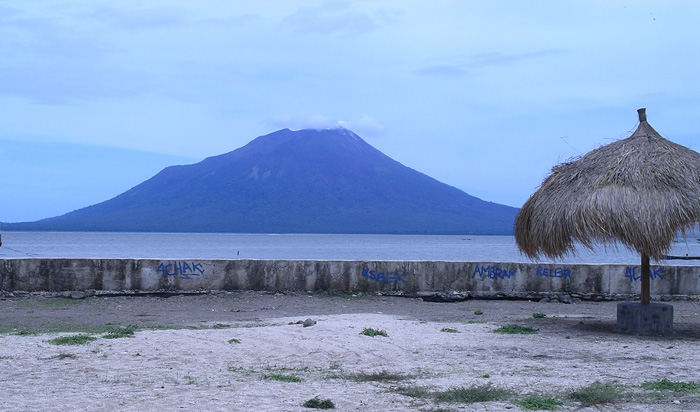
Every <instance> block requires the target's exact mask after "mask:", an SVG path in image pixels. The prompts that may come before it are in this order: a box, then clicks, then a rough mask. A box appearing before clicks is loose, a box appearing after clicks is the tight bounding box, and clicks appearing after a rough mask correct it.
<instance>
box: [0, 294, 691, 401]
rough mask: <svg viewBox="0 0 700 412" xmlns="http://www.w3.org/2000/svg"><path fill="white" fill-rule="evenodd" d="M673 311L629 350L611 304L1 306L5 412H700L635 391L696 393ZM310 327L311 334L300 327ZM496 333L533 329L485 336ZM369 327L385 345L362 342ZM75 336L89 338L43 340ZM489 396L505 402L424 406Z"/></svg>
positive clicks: (247, 297) (400, 301) (686, 311)
mask: <svg viewBox="0 0 700 412" xmlns="http://www.w3.org/2000/svg"><path fill="white" fill-rule="evenodd" d="M672 304H673V305H674V309H675V319H676V323H675V328H676V332H675V333H674V335H673V336H671V337H640V336H630V335H625V334H620V333H617V332H615V331H614V327H615V316H616V302H595V303H594V302H583V303H576V304H562V303H540V302H528V301H506V300H498V301H496V300H467V301H463V302H454V303H431V302H424V301H422V300H421V299H408V298H400V297H387V296H376V295H372V294H364V295H350V294H317V295H307V294H304V293H300V294H269V293H261V292H238V293H222V294H207V295H200V296H173V297H167V298H166V297H156V296H151V297H124V296H116V297H88V298H85V299H62V298H45V297H40V296H33V297H17V298H7V299H3V300H0V331H2V333H0V370H2V374H1V375H0V387H1V388H2V402H0V410H7V411H59V410H60V411H66V410H92V411H143V410H161V411H177V410H196V411H310V410H313V409H310V408H306V407H304V406H303V404H304V403H305V402H306V401H308V400H309V399H312V398H315V397H318V398H319V399H321V400H324V399H330V400H331V401H332V402H333V403H334V404H335V409H336V410H340V411H449V410H453V411H462V410H470V411H472V410H474V411H493V410H520V408H519V407H518V406H516V403H517V401H518V399H522V398H523V397H525V396H528V395H537V396H549V397H556V398H558V399H560V400H562V401H563V405H561V406H560V407H559V408H558V410H583V411H587V410H590V411H594V410H595V411H598V410H621V411H648V410H654V411H677V410H689V411H692V410H699V409H700V398H699V396H700V392H691V393H672V392H669V391H666V392H659V391H653V390H648V389H644V388H642V387H641V386H640V385H641V384H642V383H643V382H647V381H658V380H661V379H668V380H671V381H680V382H698V381H700V372H698V365H700V317H699V316H698V314H699V313H700V304H699V303H698V302H694V301H680V302H672ZM480 312H482V313H483V314H478V313H480ZM533 313H544V314H546V317H544V318H534V317H533ZM309 318H310V319H312V320H314V321H315V322H316V323H315V324H313V325H312V326H309V327H304V326H303V325H302V324H300V323H297V322H298V321H304V320H306V319H309ZM507 324H518V325H521V326H526V327H532V328H536V329H537V330H538V331H537V333H534V334H528V335H520V334H500V333H494V330H496V329H497V328H499V327H501V326H504V325H507ZM126 325H136V326H137V330H136V332H135V334H134V335H133V337H124V338H117V339H107V338H105V336H106V335H105V333H104V332H105V330H107V329H110V328H115V327H118V326H121V327H124V326H126ZM171 328H175V329H171ZM365 328H373V329H376V330H381V331H385V332H386V335H387V336H374V337H371V336H366V335H364V334H362V333H361V332H362V331H363V330H364V329H365ZM77 330H88V331H91V332H92V334H91V336H93V337H95V338H97V339H96V340H94V341H91V342H89V343H87V344H84V345H68V346H62V345H55V344H52V343H50V342H49V341H50V340H51V339H52V338H55V337H60V336H69V335H75V334H76V332H75V331H77ZM19 331H23V332H21V333H20V334H18V333H17V332H19ZM33 331H39V332H40V333H32V332H33ZM292 380H297V381H292ZM595 381H600V382H603V383H613V382H614V383H615V384H616V385H619V389H620V391H621V392H625V393H621V394H618V395H616V396H615V397H614V398H615V402H614V403H612V404H600V405H592V406H585V405H582V404H581V403H580V402H576V401H573V400H570V399H569V398H568V394H569V393H570V392H571V391H572V390H574V389H577V388H583V387H585V386H587V385H589V384H591V383H593V382H595ZM487 384H490V385H491V387H492V388H503V389H507V390H508V391H510V394H509V395H507V396H504V397H502V398H501V399H499V400H495V401H489V402H477V403H452V402H438V401H436V399H435V394H436V393H439V392H444V391H446V390H448V389H454V388H460V387H474V386H482V385H487ZM407 393H408V394H412V395H414V396H408V395H407ZM416 395H422V396H416Z"/></svg>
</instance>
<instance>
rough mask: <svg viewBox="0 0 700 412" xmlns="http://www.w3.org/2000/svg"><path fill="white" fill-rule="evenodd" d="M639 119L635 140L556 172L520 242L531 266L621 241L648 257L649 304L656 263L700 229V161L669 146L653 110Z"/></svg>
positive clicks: (521, 226) (521, 224) (526, 210)
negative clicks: (654, 123)
mask: <svg viewBox="0 0 700 412" xmlns="http://www.w3.org/2000/svg"><path fill="white" fill-rule="evenodd" d="M638 113H639V126H638V127H637V129H636V130H635V131H634V133H632V135H631V136H629V137H628V138H626V139H622V140H618V141H615V142H613V143H610V144H608V145H605V146H602V147H599V148H597V149H594V150H592V151H590V152H588V153H586V154H585V155H583V156H582V157H580V158H578V159H576V160H573V161H570V162H567V163H563V164H560V165H557V166H555V167H554V168H552V173H551V174H550V175H549V176H548V177H547V178H546V179H545V180H544V182H543V183H542V185H541V186H540V188H539V189H538V190H537V191H536V192H535V193H534V194H533V195H532V196H530V198H529V199H528V200H527V202H525V204H524V205H523V207H522V208H521V209H520V212H519V213H518V216H517V218H516V220H515V239H516V241H517V243H518V247H519V248H520V250H521V251H522V252H523V253H525V254H526V255H527V256H529V257H530V258H536V257H538V256H541V255H546V256H549V257H551V258H557V257H561V256H563V255H565V254H567V253H569V252H573V251H574V248H575V246H576V243H581V244H582V245H584V246H586V247H588V248H591V249H592V248H593V245H594V244H595V243H598V242H602V243H606V244H607V243H614V242H615V241H619V242H620V243H621V244H622V245H624V246H625V247H627V248H629V249H631V250H636V251H637V252H639V253H640V254H641V257H642V264H641V266H642V267H641V269H642V273H641V276H642V277H641V281H642V293H641V301H642V303H649V301H650V297H649V258H650V257H651V258H653V259H655V260H660V259H662V257H663V256H664V255H666V254H667V253H668V252H669V250H670V248H671V243H672V241H673V240H674V239H675V238H676V236H677V234H678V231H686V230H689V229H690V228H692V227H693V226H694V225H695V224H696V223H697V222H700V153H698V152H695V151H693V150H691V149H688V148H686V147H684V146H681V145H678V144H675V143H673V142H670V141H668V140H666V139H664V138H663V137H661V135H660V134H659V133H658V132H657V131H656V130H654V129H653V128H652V127H651V126H650V125H649V123H647V119H646V110H645V109H639V110H638Z"/></svg>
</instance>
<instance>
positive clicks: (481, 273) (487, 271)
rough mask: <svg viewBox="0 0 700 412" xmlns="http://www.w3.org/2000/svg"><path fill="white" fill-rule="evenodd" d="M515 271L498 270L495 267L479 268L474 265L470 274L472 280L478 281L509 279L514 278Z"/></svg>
mask: <svg viewBox="0 0 700 412" xmlns="http://www.w3.org/2000/svg"><path fill="white" fill-rule="evenodd" d="M515 272H516V270H515V269H508V268H499V267H497V266H490V265H489V266H479V265H476V267H475V268H474V272H473V273H472V278H476V277H477V276H478V277H479V279H485V278H488V279H505V278H508V279H510V278H511V276H515Z"/></svg>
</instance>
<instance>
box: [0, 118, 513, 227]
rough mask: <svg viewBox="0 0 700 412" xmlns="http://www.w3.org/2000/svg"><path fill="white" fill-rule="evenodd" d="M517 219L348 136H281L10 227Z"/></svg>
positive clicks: (502, 222)
mask: <svg viewBox="0 0 700 412" xmlns="http://www.w3.org/2000/svg"><path fill="white" fill-rule="evenodd" d="M517 211H518V210H517V209H516V208H513V207H509V206H505V205H500V204H496V203H492V202H487V201H483V200H481V199H478V198H476V197H474V196H471V195H469V194H467V193H465V192H463V191H461V190H459V189H457V188H455V187H452V186H449V185H446V184H444V183H441V182H439V181H437V180H435V179H433V178H431V177H429V176H426V175H425V174H423V173H420V172H418V171H416V170H413V169H411V168H409V167H406V166H404V165H402V164H401V163H399V162H397V161H395V160H393V159H391V158H390V157H388V156H386V155H385V154H383V153H382V152H380V151H379V150H377V149H375V148H374V147H372V146H371V145H369V144H368V143H367V142H365V141H364V140H363V139H362V138H360V137H359V136H358V135H356V134H355V133H353V132H351V131H350V130H347V129H343V128H337V129H326V130H315V129H305V130H298V131H292V130H289V129H283V130H279V131H276V132H274V133H270V134H268V135H265V136H261V137H258V138H256V139H255V140H253V141H251V142H250V143H248V144H247V145H245V146H243V147H241V148H239V149H237V150H234V151H232V152H229V153H225V154H222V155H219V156H213V157H209V158H206V159H204V160H203V161H201V162H199V163H196V164H191V165H183V166H170V167H167V168H165V169H163V170H162V171H161V172H159V173H158V174H156V175H155V176H153V177H152V178H150V179H148V180H146V181H145V182H143V183H141V184H139V185H138V186H135V187H133V188H132V189H130V190H128V191H126V192H124V193H122V194H120V195H118V196H116V197H114V198H112V199H110V200H107V201H105V202H102V203H98V204H95V205H92V206H88V207H85V208H82V209H79V210H75V211H73V212H70V213H67V214H65V215H61V216H57V217H52V218H48V219H42V220H38V221H35V222H25V223H5V224H3V229H5V230H37V231H49V230H50V231H116V232H211V233H216V232H226V233H383V234H463V235H466V234H474V235H486V234H489V235H510V234H512V233H513V222H514V220H515V215H516V213H517Z"/></svg>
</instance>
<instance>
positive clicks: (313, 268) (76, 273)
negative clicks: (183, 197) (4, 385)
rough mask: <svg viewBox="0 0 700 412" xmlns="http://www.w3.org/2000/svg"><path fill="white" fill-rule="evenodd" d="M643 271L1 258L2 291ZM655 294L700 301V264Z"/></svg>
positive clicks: (500, 284)
mask: <svg viewBox="0 0 700 412" xmlns="http://www.w3.org/2000/svg"><path fill="white" fill-rule="evenodd" d="M639 270H640V268H639V266H630V265H566V264H537V263H496V262H447V261H340V260H339V261H327V260H243V259H241V260H204V259H190V260H159V259H78V258H74V259H61V258H51V259H44V258H22V259H14V258H13V259H0V290H2V291H5V292H16V291H25V292H61V291H89V290H95V291H115V292H121V291H135V292H155V291H159V292H164V291H165V292H167V291H209V290H227V291H231V290H268V291H346V292H349V291H366V292H404V293H417V292H451V291H458V292H470V293H472V294H475V295H480V294H482V295H494V294H504V295H507V296H523V297H524V296H526V295H528V294H538V293H544V294H547V293H569V294H572V293H576V294H581V295H586V294H588V295H590V294H594V295H603V296H605V295H609V296H611V295H630V294H638V293H639V289H640V285H639V283H640V281H639ZM651 270H652V280H651V293H652V294H653V295H656V296H698V295H700V266H652V268H651Z"/></svg>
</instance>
